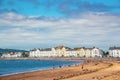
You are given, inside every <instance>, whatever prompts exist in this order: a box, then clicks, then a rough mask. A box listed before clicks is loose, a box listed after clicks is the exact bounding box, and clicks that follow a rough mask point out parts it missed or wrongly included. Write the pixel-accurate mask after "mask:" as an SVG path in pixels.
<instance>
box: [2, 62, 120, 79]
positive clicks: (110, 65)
mask: <svg viewBox="0 0 120 80" xmlns="http://www.w3.org/2000/svg"><path fill="white" fill-rule="evenodd" d="M119 75H120V61H116V60H115V61H96V60H95V61H87V62H86V63H85V64H83V65H75V66H68V67H64V68H59V69H51V70H44V71H35V72H29V73H22V74H16V75H10V76H1V77H0V80H120V76H119Z"/></svg>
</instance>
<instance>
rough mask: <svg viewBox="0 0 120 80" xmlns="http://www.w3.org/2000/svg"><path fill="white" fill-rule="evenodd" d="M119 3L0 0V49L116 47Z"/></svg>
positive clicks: (102, 0) (109, 0)
mask: <svg viewBox="0 0 120 80" xmlns="http://www.w3.org/2000/svg"><path fill="white" fill-rule="evenodd" d="M119 3H120V0H0V48H12V49H26V50H30V49H33V48H48V47H55V46H59V45H64V46H68V47H71V48H74V47H99V48H101V49H103V50H108V48H109V47H111V46H120V4H119Z"/></svg>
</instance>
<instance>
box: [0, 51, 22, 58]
mask: <svg viewBox="0 0 120 80" xmlns="http://www.w3.org/2000/svg"><path fill="white" fill-rule="evenodd" d="M21 55H22V53H21V52H6V53H4V54H2V56H1V58H17V57H21Z"/></svg>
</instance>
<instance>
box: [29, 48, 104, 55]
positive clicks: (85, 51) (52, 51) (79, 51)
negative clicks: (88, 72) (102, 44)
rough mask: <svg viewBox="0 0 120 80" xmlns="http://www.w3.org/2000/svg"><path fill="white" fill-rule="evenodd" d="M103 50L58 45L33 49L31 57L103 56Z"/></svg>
mask: <svg viewBox="0 0 120 80" xmlns="http://www.w3.org/2000/svg"><path fill="white" fill-rule="evenodd" d="M102 56H103V51H102V50H101V49H99V48H96V47H93V48H84V47H80V48H73V49H72V48H69V47H65V46H57V47H54V48H46V49H33V50H31V51H30V54H29V57H102Z"/></svg>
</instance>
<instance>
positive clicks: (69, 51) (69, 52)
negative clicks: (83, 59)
mask: <svg viewBox="0 0 120 80" xmlns="http://www.w3.org/2000/svg"><path fill="white" fill-rule="evenodd" d="M66 56H67V57H70V56H71V57H77V50H75V49H67V50H66Z"/></svg>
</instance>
